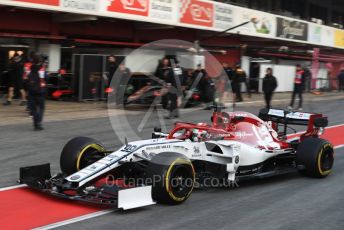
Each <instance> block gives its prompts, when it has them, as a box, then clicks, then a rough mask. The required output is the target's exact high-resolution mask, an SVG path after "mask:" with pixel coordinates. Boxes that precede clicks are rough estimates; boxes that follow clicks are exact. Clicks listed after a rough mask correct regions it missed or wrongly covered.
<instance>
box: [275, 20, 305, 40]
mask: <svg viewBox="0 0 344 230" xmlns="http://www.w3.org/2000/svg"><path fill="white" fill-rule="evenodd" d="M277 37H279V38H287V39H293V40H302V41H307V37H308V24H307V23H305V22H301V21H296V20H292V19H286V18H280V17H277Z"/></svg>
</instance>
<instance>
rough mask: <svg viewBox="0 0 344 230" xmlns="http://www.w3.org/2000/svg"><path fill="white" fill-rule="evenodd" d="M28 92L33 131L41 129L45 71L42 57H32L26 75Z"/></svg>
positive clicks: (43, 108)
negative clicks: (28, 71) (29, 69)
mask: <svg viewBox="0 0 344 230" xmlns="http://www.w3.org/2000/svg"><path fill="white" fill-rule="evenodd" d="M28 92H29V100H30V103H31V112H32V118H33V125H34V130H35V131H41V130H43V127H42V121H43V115H44V110H45V93H46V71H45V67H44V64H43V61H42V58H40V57H38V56H36V57H34V58H33V63H32V66H31V71H30V73H29V75H28Z"/></svg>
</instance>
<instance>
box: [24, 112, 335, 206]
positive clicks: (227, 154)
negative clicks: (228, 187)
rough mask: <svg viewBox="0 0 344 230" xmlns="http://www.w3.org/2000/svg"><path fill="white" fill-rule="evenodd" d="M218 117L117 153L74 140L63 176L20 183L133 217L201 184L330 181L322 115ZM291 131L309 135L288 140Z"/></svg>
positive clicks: (31, 177) (32, 172) (28, 173)
mask: <svg viewBox="0 0 344 230" xmlns="http://www.w3.org/2000/svg"><path fill="white" fill-rule="evenodd" d="M221 109H222V108H220V107H218V106H214V112H213V115H212V118H211V122H212V123H211V124H206V123H199V124H192V123H184V122H177V123H176V124H175V127H174V128H173V129H172V130H171V132H170V133H167V134H165V133H162V132H161V131H160V130H158V129H155V130H154V133H153V134H152V139H148V140H141V141H133V142H130V143H126V144H125V145H124V146H122V147H121V148H120V149H118V150H117V151H107V150H106V149H105V148H104V147H103V145H102V144H101V143H99V142H98V141H96V140H93V139H91V138H87V137H77V138H74V139H72V140H71V141H69V142H68V143H67V144H66V146H65V147H64V149H63V150H62V153H61V158H60V159H61V160H60V166H61V170H62V173H60V174H57V175H55V176H51V174H50V165H49V164H45V165H38V166H31V167H24V168H21V169H20V181H21V182H22V183H26V184H27V185H29V186H30V187H32V188H35V189H38V190H40V191H43V192H45V193H48V194H51V195H54V196H58V197H63V198H68V199H71V200H79V201H87V202H91V203H97V204H105V205H110V206H113V207H118V208H123V209H130V208H135V207H141V206H145V205H150V204H154V203H156V202H158V203H168V204H180V203H182V202H184V201H185V200H186V199H188V197H189V196H190V194H191V192H192V190H193V188H194V186H195V184H196V183H197V184H198V185H202V184H205V183H206V182H207V181H208V182H209V181H210V179H211V180H214V179H216V181H218V182H219V183H226V182H234V181H236V180H239V181H240V180H242V179H246V178H263V177H267V176H272V175H278V174H282V173H287V172H290V171H299V172H301V173H302V174H303V175H307V176H311V177H318V178H323V177H326V176H327V175H329V174H330V173H331V170H332V166H333V162H334V149H333V147H332V145H331V144H330V143H329V142H327V141H326V140H323V139H320V138H319V137H318V135H319V134H320V133H321V132H322V131H323V129H324V127H326V126H327V123H328V121H327V118H326V117H324V116H322V115H321V114H311V113H300V112H288V111H284V110H277V109H264V110H261V111H260V114H259V117H257V116H255V115H253V114H250V113H247V112H223V111H221ZM289 124H293V125H304V126H307V130H306V131H305V132H304V133H303V134H301V135H300V136H298V137H295V138H293V139H289V140H288V139H287V138H286V129H287V128H288V127H287V126H288V125H289ZM281 125H282V126H283V130H282V132H280V130H279V127H280V126H281Z"/></svg>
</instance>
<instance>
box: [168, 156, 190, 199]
mask: <svg viewBox="0 0 344 230" xmlns="http://www.w3.org/2000/svg"><path fill="white" fill-rule="evenodd" d="M178 164H186V165H189V166H190V167H191V168H192V174H193V178H192V179H193V183H192V188H191V189H190V191H189V192H188V194H187V195H186V196H184V197H176V196H175V195H174V194H173V191H172V188H171V186H170V176H171V172H172V170H173V167H174V166H175V165H178ZM194 182H195V169H194V167H193V165H192V163H191V162H190V161H189V160H186V159H183V158H177V159H176V160H174V161H173V162H172V163H171V165H170V166H169V168H168V170H167V172H166V177H165V188H166V191H167V193H168V195H169V196H170V198H172V199H173V200H175V201H177V202H181V201H183V200H185V199H186V198H188V197H189V196H190V194H191V192H192V190H193V189H194Z"/></svg>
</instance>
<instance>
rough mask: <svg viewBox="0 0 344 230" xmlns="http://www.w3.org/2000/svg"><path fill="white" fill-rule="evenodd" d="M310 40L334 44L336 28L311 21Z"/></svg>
mask: <svg viewBox="0 0 344 230" xmlns="http://www.w3.org/2000/svg"><path fill="white" fill-rule="evenodd" d="M308 41H309V42H312V43H316V44H319V45H322V46H333V45H334V29H333V28H330V27H327V26H322V25H317V24H313V23H310V24H309V25H308Z"/></svg>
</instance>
